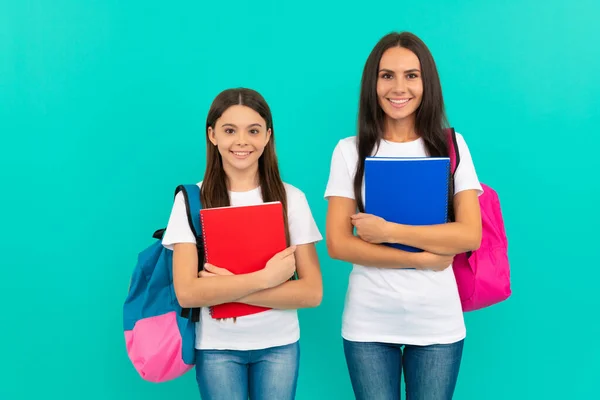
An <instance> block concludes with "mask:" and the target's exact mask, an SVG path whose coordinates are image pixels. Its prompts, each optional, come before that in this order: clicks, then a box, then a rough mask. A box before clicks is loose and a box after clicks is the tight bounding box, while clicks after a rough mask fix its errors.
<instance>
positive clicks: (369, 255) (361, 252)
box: [326, 196, 419, 268]
mask: <svg viewBox="0 0 600 400" xmlns="http://www.w3.org/2000/svg"><path fill="white" fill-rule="evenodd" d="M355 211H356V201H355V200H353V199H350V198H346V197H337V196H332V197H329V204H328V208H327V227H326V237H327V238H326V241H327V250H328V252H329V256H330V257H331V258H334V259H337V260H342V261H346V262H350V263H353V264H359V265H364V266H369V267H378V268H415V267H416V266H418V256H419V255H418V254H417V253H410V252H406V251H402V250H398V249H394V248H391V247H389V246H384V245H380V244H373V243H368V242H366V241H364V240H362V239H360V238H358V237H356V236H354V234H353V226H352V220H351V217H352V215H353V214H354V213H355Z"/></svg>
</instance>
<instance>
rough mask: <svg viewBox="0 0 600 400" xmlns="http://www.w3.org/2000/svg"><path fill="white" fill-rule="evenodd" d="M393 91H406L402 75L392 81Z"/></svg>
mask: <svg viewBox="0 0 600 400" xmlns="http://www.w3.org/2000/svg"><path fill="white" fill-rule="evenodd" d="M394 92H395V93H404V92H406V81H405V80H404V77H400V78H398V79H396V80H395V81H394Z"/></svg>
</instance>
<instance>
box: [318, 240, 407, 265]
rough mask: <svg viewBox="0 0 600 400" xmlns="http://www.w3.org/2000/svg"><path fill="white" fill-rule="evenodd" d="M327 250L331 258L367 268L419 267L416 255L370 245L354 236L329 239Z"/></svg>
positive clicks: (383, 246) (378, 245)
mask: <svg viewBox="0 0 600 400" xmlns="http://www.w3.org/2000/svg"><path fill="white" fill-rule="evenodd" d="M327 249H328V252H329V256H330V257H331V258H334V259H337V260H342V261H346V262H349V263H352V264H358V265H363V266H367V267H377V268H395V269H399V268H416V267H418V260H417V255H416V253H411V252H406V251H402V250H398V249H394V248H392V247H389V246H385V245H380V244H372V243H368V242H365V241H364V240H362V239H360V238H359V237H356V236H354V235H347V236H344V237H342V238H339V239H337V238H336V239H328V241H327Z"/></svg>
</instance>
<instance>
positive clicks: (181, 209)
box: [162, 192, 196, 250]
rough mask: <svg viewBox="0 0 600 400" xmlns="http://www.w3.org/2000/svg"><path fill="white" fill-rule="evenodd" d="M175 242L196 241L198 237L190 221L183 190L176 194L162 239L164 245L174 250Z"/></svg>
mask: <svg viewBox="0 0 600 400" xmlns="http://www.w3.org/2000/svg"><path fill="white" fill-rule="evenodd" d="M175 243H194V244H195V243H196V238H195V237H194V233H193V232H192V230H191V229H190V225H189V222H188V218H187V210H186V206H185V199H184V198H183V193H181V192H179V193H177V195H176V196H175V201H174V202H173V208H172V209H171V215H170V216H169V223H168V224H167V228H166V230H165V234H164V235H163V239H162V244H163V246H165V247H166V248H167V249H169V250H173V245H174V244H175Z"/></svg>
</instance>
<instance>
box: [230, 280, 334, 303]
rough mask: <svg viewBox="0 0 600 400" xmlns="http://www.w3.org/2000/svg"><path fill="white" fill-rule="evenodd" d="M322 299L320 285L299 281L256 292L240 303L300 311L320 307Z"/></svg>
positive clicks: (240, 300)
mask: <svg viewBox="0 0 600 400" xmlns="http://www.w3.org/2000/svg"><path fill="white" fill-rule="evenodd" d="M321 297H322V289H321V286H320V285H317V284H312V285H311V283H310V282H308V281H306V280H303V279H299V280H294V281H288V282H284V283H282V284H281V285H279V286H276V287H274V288H270V289H265V290H261V291H258V292H254V293H252V294H249V295H247V296H244V297H242V298H241V299H239V300H238V302H241V303H246V304H251V305H255V306H262V307H270V308H276V309H298V308H308V307H316V306H318V305H319V304H320V302H321Z"/></svg>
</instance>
